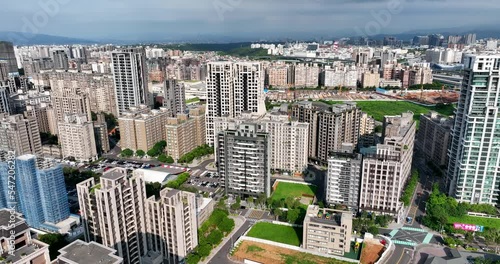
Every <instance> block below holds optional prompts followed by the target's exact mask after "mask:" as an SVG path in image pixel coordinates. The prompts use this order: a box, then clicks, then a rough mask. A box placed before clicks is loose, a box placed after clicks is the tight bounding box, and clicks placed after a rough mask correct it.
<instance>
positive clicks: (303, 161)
mask: <svg viewBox="0 0 500 264" xmlns="http://www.w3.org/2000/svg"><path fill="white" fill-rule="evenodd" d="M287 108H288V105H283V106H282V107H281V108H280V109H273V110H271V112H270V113H267V114H266V115H264V116H259V115H252V114H248V113H244V114H242V115H241V116H240V117H238V118H224V117H221V118H216V119H215V131H216V133H219V132H221V131H224V130H227V129H230V130H236V129H237V128H238V126H239V125H241V124H242V123H254V124H258V125H259V127H260V128H259V132H265V133H267V134H269V146H270V148H269V158H270V163H269V166H270V167H271V170H275V171H279V172H290V173H293V172H299V173H300V172H302V171H304V169H306V168H307V161H308V155H307V150H308V143H309V141H308V139H309V124H308V123H303V122H297V121H295V120H290V118H289V116H288V113H287ZM217 152H218V151H217V150H216V154H217Z"/></svg>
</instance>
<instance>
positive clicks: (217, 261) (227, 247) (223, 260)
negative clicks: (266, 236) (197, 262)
mask: <svg viewBox="0 0 500 264" xmlns="http://www.w3.org/2000/svg"><path fill="white" fill-rule="evenodd" d="M251 226H252V222H250V221H248V220H246V221H245V222H244V223H243V225H242V226H241V227H240V228H239V229H238V230H237V231H236V232H235V233H234V234H233V236H232V237H231V239H229V240H227V241H226V243H225V244H224V245H223V246H222V248H221V249H220V250H219V252H217V254H215V256H214V257H213V258H212V259H211V260H210V261H209V262H208V264H234V262H233V261H231V260H229V259H228V258H227V255H228V254H229V252H230V251H231V248H232V247H233V243H234V242H236V240H238V238H239V237H240V236H241V235H243V233H245V232H246V231H247V230H248V229H249V228H250V227H251Z"/></svg>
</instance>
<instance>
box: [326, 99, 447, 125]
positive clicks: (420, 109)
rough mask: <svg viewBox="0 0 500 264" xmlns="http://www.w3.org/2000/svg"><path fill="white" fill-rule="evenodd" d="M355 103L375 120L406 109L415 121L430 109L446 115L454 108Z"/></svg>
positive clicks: (403, 102)
mask: <svg viewBox="0 0 500 264" xmlns="http://www.w3.org/2000/svg"><path fill="white" fill-rule="evenodd" d="M322 102H324V103H328V104H331V105H333V104H339V103H342V102H341V101H322ZM356 104H357V105H358V106H359V107H360V108H361V110H362V111H363V112H366V113H367V114H368V115H371V116H373V118H375V120H377V121H381V122H383V121H384V116H386V115H400V114H401V113H404V112H407V111H412V112H413V113H414V114H415V116H414V118H413V119H414V120H416V121H417V120H419V119H420V114H426V113H428V112H429V111H431V110H433V111H436V112H438V113H440V114H442V115H446V116H450V115H453V110H454V107H453V105H443V106H441V107H439V106H438V107H435V106H431V107H427V106H422V105H418V104H414V103H411V102H406V101H356Z"/></svg>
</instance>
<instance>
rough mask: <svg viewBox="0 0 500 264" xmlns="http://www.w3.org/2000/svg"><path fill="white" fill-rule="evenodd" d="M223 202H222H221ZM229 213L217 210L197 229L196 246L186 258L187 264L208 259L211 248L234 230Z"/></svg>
mask: <svg viewBox="0 0 500 264" xmlns="http://www.w3.org/2000/svg"><path fill="white" fill-rule="evenodd" d="M221 201H223V200H221ZM228 215H229V213H228V212H227V211H225V210H222V209H220V208H217V209H215V210H214V212H213V213H212V215H210V217H209V219H208V220H207V221H205V223H203V224H202V225H201V227H200V228H199V229H198V246H197V247H196V248H195V249H194V250H193V251H192V252H191V253H189V255H188V256H187V258H186V262H187V263H188V264H195V263H198V262H200V260H202V259H204V258H206V257H208V256H209V255H210V252H211V251H212V249H213V248H215V247H217V245H219V244H220V243H221V242H222V238H224V236H226V235H227V234H229V233H230V232H231V231H232V230H233V228H234V220H233V219H231V218H229V217H228Z"/></svg>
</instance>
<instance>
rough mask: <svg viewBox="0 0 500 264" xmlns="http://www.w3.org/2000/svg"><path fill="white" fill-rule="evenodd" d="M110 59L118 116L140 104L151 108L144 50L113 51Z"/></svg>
mask: <svg viewBox="0 0 500 264" xmlns="http://www.w3.org/2000/svg"><path fill="white" fill-rule="evenodd" d="M111 59H112V66H111V69H112V72H113V80H114V83H115V98H116V107H117V111H116V112H117V114H118V115H119V116H120V115H122V114H123V113H125V111H127V110H129V108H130V107H133V106H138V105H141V104H144V105H148V106H151V105H152V98H150V97H152V95H151V94H150V93H149V90H148V76H147V70H146V54H145V52H144V49H142V48H133V49H123V50H120V51H114V52H112V53H111Z"/></svg>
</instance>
